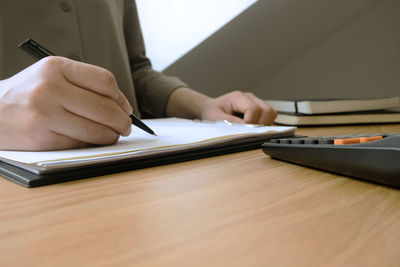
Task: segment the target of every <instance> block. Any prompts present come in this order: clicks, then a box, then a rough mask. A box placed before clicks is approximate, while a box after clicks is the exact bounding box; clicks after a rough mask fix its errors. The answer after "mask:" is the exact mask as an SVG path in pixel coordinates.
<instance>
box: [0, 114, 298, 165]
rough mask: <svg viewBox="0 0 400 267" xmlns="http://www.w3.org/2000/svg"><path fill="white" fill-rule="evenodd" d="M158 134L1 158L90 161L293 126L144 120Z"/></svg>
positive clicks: (40, 161) (138, 134) (140, 133)
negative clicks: (253, 125) (98, 144)
mask: <svg viewBox="0 0 400 267" xmlns="http://www.w3.org/2000/svg"><path fill="white" fill-rule="evenodd" d="M143 122H144V123H145V124H146V125H148V126H149V127H150V128H151V129H153V130H154V132H156V133H157V135H158V136H152V135H149V134H148V133H146V132H144V131H142V130H140V129H138V128H137V127H133V128H132V133H131V135H130V136H128V137H121V138H120V139H119V141H118V142H117V143H116V144H114V145H109V146H97V147H88V148H79V149H70V150H59V151H40V152H26V151H0V158H3V159H8V160H12V161H17V162H21V163H26V164H38V165H42V164H46V163H51V162H52V161H57V162H58V163H60V162H67V161H68V160H73V159H80V160H85V159H87V160H93V159H95V158H96V157H97V158H99V157H100V158H101V157H106V156H113V157H114V156H115V155H117V156H118V154H121V153H128V152H141V151H143V150H145V152H146V153H147V152H148V150H150V149H151V150H153V149H163V148H166V147H176V146H182V145H190V144H194V143H199V142H207V141H209V140H212V139H215V138H221V137H223V136H231V135H240V134H248V133H254V134H266V133H271V134H272V133H281V132H287V131H294V129H295V127H283V126H263V127H246V126H245V125H229V124H227V123H223V122H217V123H213V122H210V123H205V122H196V121H191V120H184V119H176V118H168V119H155V120H143Z"/></svg>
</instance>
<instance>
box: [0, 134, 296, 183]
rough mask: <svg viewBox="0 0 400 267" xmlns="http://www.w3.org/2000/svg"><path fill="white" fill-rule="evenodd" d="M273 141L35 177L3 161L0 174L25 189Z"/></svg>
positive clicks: (241, 142) (219, 146)
mask: <svg viewBox="0 0 400 267" xmlns="http://www.w3.org/2000/svg"><path fill="white" fill-rule="evenodd" d="M292 135H293V132H290V133H284V134H280V135H275V136H273V137H271V138H277V137H289V136H292ZM268 139H270V138H265V137H263V138H262V139H252V140H251V141H249V140H237V141H235V142H229V143H222V144H217V145H215V146H212V147H199V148H196V149H192V150H188V151H172V152H168V153H165V154H161V155H155V156H154V155H153V156H144V157H140V158H132V159H124V160H118V161H113V162H107V163H101V164H92V165H87V166H82V167H78V168H71V169H68V170H62V171H57V172H51V173H43V174H35V173H32V172H29V171H27V170H24V169H21V168H19V167H16V166H14V165H11V164H8V163H5V162H0V175H2V176H3V177H4V178H7V179H8V180H11V181H13V182H15V183H17V184H20V185H22V186H25V187H37V186H42V185H49V184H55V183H61V182H66V181H72V180H78V179H84V178H89V177H95V176H102V175H107V174H112V173H117V172H124V171H130V170H136V169H141V168H147V167H153V166H158V165H164V164H170V163H177V162H183V161H188V160H194V159H200V158H205V157H211V156H217V155H223V154H227V153H233V152H239V151H246V150H251V149H257V148H261V144H262V143H264V142H265V141H267V140H268Z"/></svg>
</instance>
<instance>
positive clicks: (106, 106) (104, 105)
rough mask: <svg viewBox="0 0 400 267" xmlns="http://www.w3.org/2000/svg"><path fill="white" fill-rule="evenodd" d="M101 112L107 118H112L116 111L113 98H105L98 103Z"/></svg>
mask: <svg viewBox="0 0 400 267" xmlns="http://www.w3.org/2000/svg"><path fill="white" fill-rule="evenodd" d="M98 108H99V111H100V114H101V115H102V116H103V117H104V118H105V119H108V118H111V117H112V114H113V113H114V108H113V103H112V100H110V99H108V98H105V99H103V100H102V101H101V102H100V103H99V105H98Z"/></svg>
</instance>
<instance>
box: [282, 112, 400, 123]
mask: <svg viewBox="0 0 400 267" xmlns="http://www.w3.org/2000/svg"><path fill="white" fill-rule="evenodd" d="M275 123H276V124H281V125H296V126H313V125H344V124H381V123H400V110H398V111H397V110H378V111H360V112H347V113H329V114H317V115H312V114H311V115H310V114H298V113H294V112H292V113H290V112H280V113H278V116H277V117H276V119H275Z"/></svg>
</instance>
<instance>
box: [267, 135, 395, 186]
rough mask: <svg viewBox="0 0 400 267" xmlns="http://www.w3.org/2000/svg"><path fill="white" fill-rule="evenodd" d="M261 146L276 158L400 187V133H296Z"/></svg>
mask: <svg viewBox="0 0 400 267" xmlns="http://www.w3.org/2000/svg"><path fill="white" fill-rule="evenodd" d="M262 149H263V151H264V153H265V154H267V155H269V156H271V157H272V158H275V159H280V160H284V161H287V162H291V163H296V164H299V165H303V166H308V167H313V168H316V169H321V170H325V171H330V172H334V173H339V174H342V175H347V176H351V177H356V178H360V179H365V180H368V181H372V182H376V183H381V184H385V185H389V186H394V187H400V133H375V134H352V135H338V136H322V137H306V136H294V137H291V138H277V139H271V140H269V141H268V142H267V143H264V144H263V145H262Z"/></svg>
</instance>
